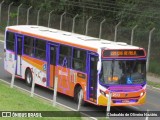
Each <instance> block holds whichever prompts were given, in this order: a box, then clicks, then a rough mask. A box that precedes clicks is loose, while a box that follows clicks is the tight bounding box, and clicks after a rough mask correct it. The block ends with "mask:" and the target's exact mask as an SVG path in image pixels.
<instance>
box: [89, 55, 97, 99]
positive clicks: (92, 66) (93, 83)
mask: <svg viewBox="0 0 160 120" xmlns="http://www.w3.org/2000/svg"><path fill="white" fill-rule="evenodd" d="M88 58H89V66H88V67H89V75H88V97H89V100H90V101H92V102H97V61H98V56H96V55H93V54H88Z"/></svg>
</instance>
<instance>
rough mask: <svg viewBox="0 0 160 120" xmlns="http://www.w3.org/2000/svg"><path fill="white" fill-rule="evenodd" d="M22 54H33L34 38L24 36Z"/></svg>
mask: <svg viewBox="0 0 160 120" xmlns="http://www.w3.org/2000/svg"><path fill="white" fill-rule="evenodd" d="M24 54H26V55H29V56H33V54H34V38H32V37H28V36H25V37H24Z"/></svg>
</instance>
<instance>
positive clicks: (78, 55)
mask: <svg viewBox="0 0 160 120" xmlns="http://www.w3.org/2000/svg"><path fill="white" fill-rule="evenodd" d="M72 68H73V69H75V70H79V71H82V72H85V71H86V52H85V51H84V50H80V49H76V48H74V50H73V60H72Z"/></svg>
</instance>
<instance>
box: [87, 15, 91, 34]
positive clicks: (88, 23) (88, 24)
mask: <svg viewBox="0 0 160 120" xmlns="http://www.w3.org/2000/svg"><path fill="white" fill-rule="evenodd" d="M91 19H92V16H91V17H89V18H88V20H87V23H86V33H85V35H86V36H87V35H88V25H89V21H90V20H91Z"/></svg>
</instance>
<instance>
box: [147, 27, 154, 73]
mask: <svg viewBox="0 0 160 120" xmlns="http://www.w3.org/2000/svg"><path fill="white" fill-rule="evenodd" d="M154 30H155V28H153V29H152V30H151V31H150V32H149V42H148V51H147V64H146V69H147V72H148V70H149V62H150V51H151V39H152V33H153V31H154Z"/></svg>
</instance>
